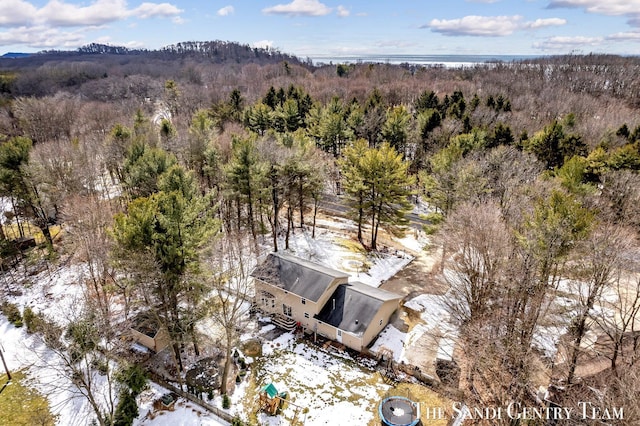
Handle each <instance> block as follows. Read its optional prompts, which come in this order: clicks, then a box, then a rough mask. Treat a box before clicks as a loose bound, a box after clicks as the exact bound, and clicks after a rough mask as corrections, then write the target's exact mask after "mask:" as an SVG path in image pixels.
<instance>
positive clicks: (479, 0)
mask: <svg viewBox="0 0 640 426" xmlns="http://www.w3.org/2000/svg"><path fill="white" fill-rule="evenodd" d="M499 1H500V0H466V2H467V3H489V4H490V3H498V2H499Z"/></svg>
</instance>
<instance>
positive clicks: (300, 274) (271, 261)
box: [251, 253, 349, 303]
mask: <svg viewBox="0 0 640 426" xmlns="http://www.w3.org/2000/svg"><path fill="white" fill-rule="evenodd" d="M251 276H252V277H254V278H255V279H257V280H260V281H261V282H263V283H266V284H269V285H271V286H274V287H277V288H280V289H281V290H283V291H285V292H289V293H293V294H295V295H297V296H299V297H300V298H303V299H306V300H310V301H312V302H316V303H317V302H318V301H319V300H321V299H322V298H323V296H325V297H326V295H325V293H326V292H327V291H328V290H330V288H331V287H332V286H333V285H334V284H335V283H337V282H346V281H347V279H348V278H349V275H348V274H346V273H344V272H340V271H337V270H335V269H331V268H328V267H325V266H322V265H318V264H316V263H313V262H309V261H307V260H304V259H300V258H297V257H295V256H290V255H287V254H283V253H271V254H269V256H267V258H266V259H265V261H264V262H262V263H261V264H260V265H258V266H257V267H256V268H255V269H254V270H253V272H252V273H251Z"/></svg>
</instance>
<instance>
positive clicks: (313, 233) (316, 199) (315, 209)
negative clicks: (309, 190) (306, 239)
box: [311, 197, 318, 238]
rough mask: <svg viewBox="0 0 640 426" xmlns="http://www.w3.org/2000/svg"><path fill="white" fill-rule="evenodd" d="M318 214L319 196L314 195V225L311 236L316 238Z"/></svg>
mask: <svg viewBox="0 0 640 426" xmlns="http://www.w3.org/2000/svg"><path fill="white" fill-rule="evenodd" d="M317 214H318V197H313V227H312V228H311V238H316V216H317Z"/></svg>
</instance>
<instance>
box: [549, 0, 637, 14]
mask: <svg viewBox="0 0 640 426" xmlns="http://www.w3.org/2000/svg"><path fill="white" fill-rule="evenodd" d="M561 7H569V8H579V9H585V10H586V11H587V12H591V13H599V14H603V15H639V14H640V0H551V2H550V3H549V8H550V9H554V8H561Z"/></svg>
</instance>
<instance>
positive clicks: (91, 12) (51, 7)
mask: <svg viewBox="0 0 640 426" xmlns="http://www.w3.org/2000/svg"><path fill="white" fill-rule="evenodd" d="M182 12H183V11H182V10H181V9H179V8H178V7H176V6H174V5H172V4H170V3H150V2H144V3H142V4H140V5H139V6H138V7H136V8H133V9H129V8H128V6H127V1H126V0H95V1H93V2H92V3H90V4H89V5H86V6H84V5H80V4H77V3H69V2H66V1H64V0H49V1H48V2H47V4H45V5H44V6H43V7H41V8H39V9H38V8H37V7H36V6H34V5H33V4H32V3H29V2H27V1H25V0H2V2H1V4H0V25H3V26H20V25H25V26H28V25H44V26H48V27H51V26H68V27H80V26H86V25H102V24H106V23H109V22H114V21H118V20H123V19H127V18H130V17H136V18H141V19H147V18H153V17H174V16H178V15H180V14H181V13H182Z"/></svg>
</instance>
